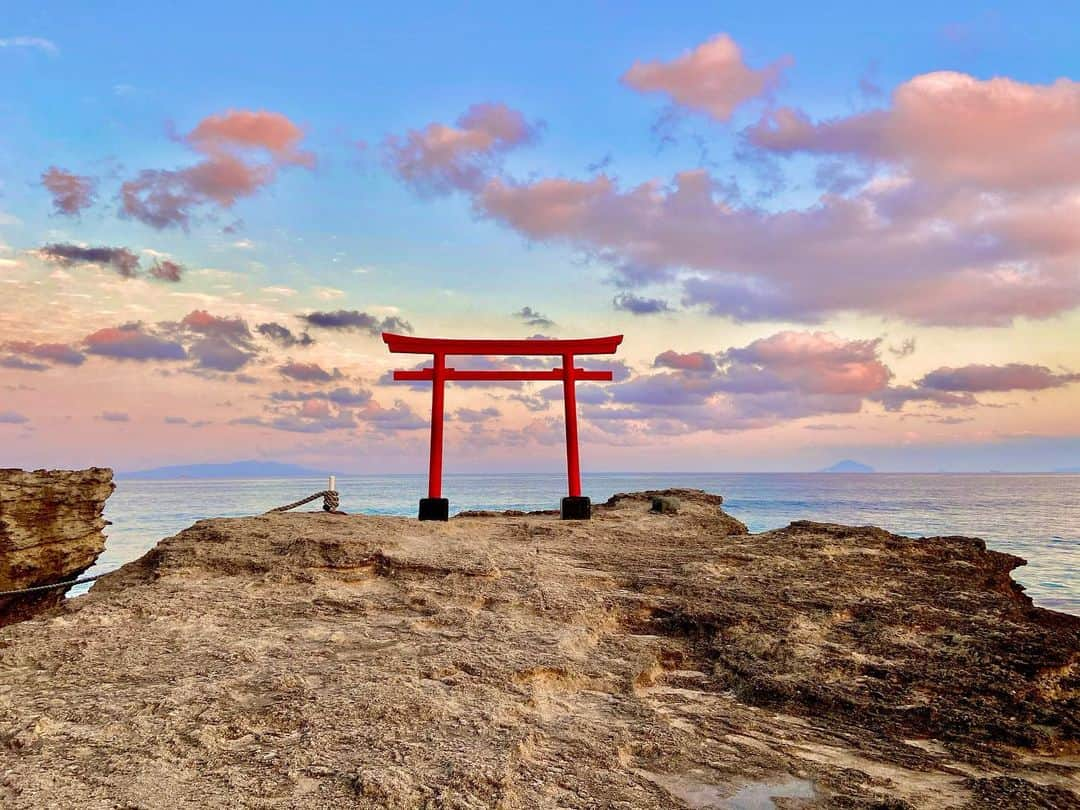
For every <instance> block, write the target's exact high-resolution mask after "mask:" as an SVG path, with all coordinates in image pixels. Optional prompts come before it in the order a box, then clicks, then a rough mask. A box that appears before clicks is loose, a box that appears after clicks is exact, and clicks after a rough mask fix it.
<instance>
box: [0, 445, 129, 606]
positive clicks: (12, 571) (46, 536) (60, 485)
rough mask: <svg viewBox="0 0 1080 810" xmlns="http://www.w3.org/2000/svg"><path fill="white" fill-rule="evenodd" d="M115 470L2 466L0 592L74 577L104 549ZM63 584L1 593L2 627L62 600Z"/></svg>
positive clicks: (0, 489) (0, 473)
mask: <svg viewBox="0 0 1080 810" xmlns="http://www.w3.org/2000/svg"><path fill="white" fill-rule="evenodd" d="M113 488H114V486H113V482H112V470H108V469H103V468H100V467H91V468H90V469H88V470H35V471H33V472H27V471H24V470H14V469H0V591H9V590H17V589H21V588H31V587H34V586H36V585H50V584H52V583H54V582H63V581H64V580H68V579H74V578H76V577H78V575H79V574H81V573H82V572H83V571H85V570H86V569H87V568H89V567H90V566H91V565H93V564H94V560H96V559H97V556H98V555H99V554H100V553H101V552H102V551H103V550H104V548H105V535H104V534H102V532H101V530H102V529H103V528H104V527H105V525H106V521H105V519H104V518H103V517H102V516H101V515H102V511H103V510H104V509H105V501H106V499H107V498H108V497H109V495H111V494H112V491H113ZM65 590H66V589H65V588H54V589H51V590H48V591H43V592H38V593H34V594H26V595H23V596H11V597H0V626H3V625H5V624H10V623H12V622H16V621H20V620H22V619H26V618H28V617H30V616H32V615H34V614H36V613H40V612H41V611H43V610H46V609H48V608H50V607H54V606H55V605H57V604H59V603H60V601H61V600H63V598H64V592H65Z"/></svg>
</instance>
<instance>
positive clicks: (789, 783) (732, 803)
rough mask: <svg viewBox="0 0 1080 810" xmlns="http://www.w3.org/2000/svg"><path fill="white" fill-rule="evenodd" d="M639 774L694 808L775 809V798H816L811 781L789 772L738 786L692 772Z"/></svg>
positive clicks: (640, 771)
mask: <svg viewBox="0 0 1080 810" xmlns="http://www.w3.org/2000/svg"><path fill="white" fill-rule="evenodd" d="M638 773H639V774H640V775H641V776H644V777H645V778H646V779H648V780H649V781H650V782H652V783H653V784H655V785H658V786H659V787H661V788H663V789H664V790H666V791H667V792H668V793H670V794H671V795H672V796H674V797H675V798H676V799H678V800H679V801H681V802H683V803H684V804H685V805H686V806H687V807H690V808H692V810H774V808H775V807H776V803H775V802H774V801H773V799H812V798H814V785H813V783H812V782H810V781H809V780H808V779H798V778H796V777H794V776H791V775H789V774H778V775H777V776H776V777H774V778H772V779H768V780H763V781H760V782H747V783H744V784H742V785H741V786H737V785H732V784H726V785H723V784H713V783H711V782H704V781H702V780H700V779H698V778H696V777H695V776H693V775H691V774H670V773H653V772H651V771H645V770H639V771H638Z"/></svg>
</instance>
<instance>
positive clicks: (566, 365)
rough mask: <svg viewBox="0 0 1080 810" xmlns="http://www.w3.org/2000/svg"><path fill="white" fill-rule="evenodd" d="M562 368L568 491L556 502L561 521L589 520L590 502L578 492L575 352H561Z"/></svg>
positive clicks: (579, 463)
mask: <svg viewBox="0 0 1080 810" xmlns="http://www.w3.org/2000/svg"><path fill="white" fill-rule="evenodd" d="M562 361H563V367H562V377H563V407H564V410H565V413H566V481H567V488H568V489H569V490H570V494H569V495H567V496H566V497H565V498H563V499H562V501H561V502H560V504H559V516H560V517H561V518H562V519H563V520H588V519H589V518H591V517H592V501H590V500H589V499H588V498H587V497H582V495H581V459H580V458H579V457H578V435H577V390H576V387H575V385H574V383H575V381H576V376H575V371H576V369H575V368H574V355H572V354H564V355H563V358H562Z"/></svg>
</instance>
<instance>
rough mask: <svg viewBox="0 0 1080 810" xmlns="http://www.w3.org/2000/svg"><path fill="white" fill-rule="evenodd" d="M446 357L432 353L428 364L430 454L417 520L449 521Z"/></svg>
mask: <svg viewBox="0 0 1080 810" xmlns="http://www.w3.org/2000/svg"><path fill="white" fill-rule="evenodd" d="M445 391H446V355H445V354H441V353H439V352H436V353H435V355H434V357H433V361H432V363H431V452H430V454H429V455H428V493H427V497H426V498H421V499H420V520H449V519H450V501H449V500H448V499H447V498H444V497H443V496H442V451H443V402H444V394H445Z"/></svg>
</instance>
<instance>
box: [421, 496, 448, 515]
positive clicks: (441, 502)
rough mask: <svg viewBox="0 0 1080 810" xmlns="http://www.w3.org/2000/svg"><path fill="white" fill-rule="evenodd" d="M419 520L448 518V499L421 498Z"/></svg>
mask: <svg viewBox="0 0 1080 810" xmlns="http://www.w3.org/2000/svg"><path fill="white" fill-rule="evenodd" d="M420 519H421V520H449V519H450V501H448V500H447V499H446V498H421V499H420Z"/></svg>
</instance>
